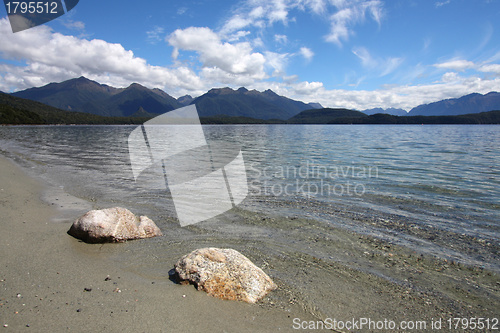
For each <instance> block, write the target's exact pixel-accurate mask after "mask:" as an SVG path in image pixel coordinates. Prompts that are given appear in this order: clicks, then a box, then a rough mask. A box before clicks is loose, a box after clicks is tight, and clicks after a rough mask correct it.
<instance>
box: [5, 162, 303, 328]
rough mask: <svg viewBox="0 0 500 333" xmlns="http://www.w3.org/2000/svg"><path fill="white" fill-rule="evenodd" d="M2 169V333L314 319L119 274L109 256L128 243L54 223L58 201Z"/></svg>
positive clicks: (297, 311)
mask: <svg viewBox="0 0 500 333" xmlns="http://www.w3.org/2000/svg"><path fill="white" fill-rule="evenodd" d="M0 170H1V172H0V211H1V215H2V218H1V220H0V225H1V232H0V254H1V255H0V331H5V332H22V331H27V332H28V331H31V332H63V331H64V332H66V331H71V332H173V331H176V332H188V331H194V332H207V331H211V332H275V331H278V330H281V331H286V330H288V329H290V328H291V325H292V319H291V318H293V317H295V316H296V317H301V318H302V317H304V318H309V319H313V317H312V316H311V315H308V314H307V313H305V312H304V311H302V309H301V308H300V307H299V306H298V305H290V306H289V307H287V309H281V308H277V307H274V306H273V305H272V304H271V302H270V301H269V300H267V301H266V300H265V301H264V303H263V304H260V305H258V304H257V305H250V304H246V303H241V302H230V301H222V300H218V299H214V298H212V297H209V296H207V295H206V294H205V293H203V292H198V291H196V290H195V289H194V287H191V286H181V285H177V284H175V283H173V282H172V281H170V280H169V278H168V275H166V276H161V277H158V278H156V279H146V278H144V277H141V276H138V275H136V274H134V273H131V272H129V271H127V270H125V269H120V267H116V265H114V264H112V263H111V262H109V259H108V254H109V253H112V252H114V251H120V250H121V249H123V247H122V246H123V244H105V245H89V244H85V243H82V242H79V241H78V240H76V239H74V238H72V237H71V236H69V235H67V234H66V232H67V230H68V229H69V226H70V225H71V221H65V222H61V221H60V220H59V219H55V218H56V217H57V214H58V211H57V210H56V209H55V208H54V206H55V205H56V204H58V202H57V201H56V202H53V203H54V205H52V203H46V202H44V201H42V200H41V199H40V198H41V195H42V190H43V188H42V184H40V183H39V182H38V181H36V180H34V179H31V178H29V177H27V176H26V174H25V173H24V172H23V170H21V169H20V168H18V167H17V166H15V165H14V164H13V163H11V162H10V161H8V160H6V159H5V158H0ZM54 200H55V199H54ZM67 204H71V202H67ZM177 259H178V258H171V261H170V262H169V263H165V265H166V266H167V267H165V270H166V271H168V270H169V269H171V268H173V265H174V263H175V261H176V260H177ZM266 302H267V303H266Z"/></svg>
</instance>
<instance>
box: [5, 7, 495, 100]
mask: <svg viewBox="0 0 500 333" xmlns="http://www.w3.org/2000/svg"><path fill="white" fill-rule="evenodd" d="M0 36H1V40H0V90H2V91H5V92H12V91H16V90H23V89H26V88H30V87H34V86H41V85H45V84H47V83H50V82H60V81H63V80H67V79H70V78H74V77H79V76H82V75H83V76H86V77H88V78H90V79H93V80H96V81H98V82H100V83H105V84H109V85H112V86H115V87H126V86H128V85H129V84H130V83H132V82H138V83H140V84H143V85H145V86H147V87H150V88H154V87H158V88H160V89H163V90H164V91H166V92H167V93H169V94H170V95H172V96H174V97H180V96H182V95H185V94H190V95H192V96H193V97H196V96H198V95H200V94H203V93H205V92H206V91H208V90H209V89H211V88H215V87H225V86H229V87H233V88H238V87H240V86H245V87H247V88H249V89H257V90H259V91H263V90H266V89H272V90H273V91H275V92H276V93H278V94H280V95H285V96H288V97H290V98H294V99H298V100H302V101H304V102H320V103H321V104H322V105H323V106H327V107H347V108H354V109H358V110H364V109H367V108H373V107H383V108H388V107H396V108H404V109H406V110H410V109H411V108H412V107H415V106H417V105H419V104H422V103H429V102H433V101H437V100H441V99H445V98H453V97H460V96H463V95H465V94H469V93H472V92H479V93H487V92H489V91H500V0H385V1H384V0H351V1H349V0H242V1H226V0H197V1H182V2H181V1H160V0H151V1H141V2H135V3H133V2H124V1H116V0H107V1H95V0H80V2H79V4H78V5H77V6H76V7H75V8H74V9H73V10H72V11H70V12H69V13H68V14H66V15H64V16H62V17H60V18H58V19H56V20H54V21H52V22H49V23H48V24H45V25H42V26H38V27H35V28H32V29H29V30H25V31H22V32H18V33H15V34H14V33H12V31H11V28H10V25H9V21H8V19H7V17H6V11H5V8H4V7H2V8H1V10H0Z"/></svg>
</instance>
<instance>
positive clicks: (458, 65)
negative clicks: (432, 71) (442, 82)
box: [434, 59, 475, 72]
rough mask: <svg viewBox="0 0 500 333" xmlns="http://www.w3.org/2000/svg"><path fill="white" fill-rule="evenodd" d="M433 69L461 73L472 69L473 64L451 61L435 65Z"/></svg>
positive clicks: (470, 62) (460, 60)
mask: <svg viewBox="0 0 500 333" xmlns="http://www.w3.org/2000/svg"><path fill="white" fill-rule="evenodd" d="M434 67H436V68H441V69H451V70H454V71H458V72H463V71H465V70H466V69H470V68H474V67H475V64H474V63H473V62H472V61H468V60H463V59H453V60H449V61H446V62H442V63H439V64H435V65H434Z"/></svg>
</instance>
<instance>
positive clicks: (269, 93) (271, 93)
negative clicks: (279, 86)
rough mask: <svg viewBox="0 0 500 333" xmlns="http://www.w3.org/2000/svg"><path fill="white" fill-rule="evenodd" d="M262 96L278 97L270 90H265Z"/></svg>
mask: <svg viewBox="0 0 500 333" xmlns="http://www.w3.org/2000/svg"><path fill="white" fill-rule="evenodd" d="M263 94H266V95H268V96H279V95H278V94H277V93H275V92H274V91H272V90H271V89H267V90H266V91H264V92H263Z"/></svg>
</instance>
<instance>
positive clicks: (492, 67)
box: [479, 64, 500, 75]
mask: <svg viewBox="0 0 500 333" xmlns="http://www.w3.org/2000/svg"><path fill="white" fill-rule="evenodd" d="M479 70H480V71H481V72H486V73H495V74H499V75H500V64H489V65H484V66H481V67H479Z"/></svg>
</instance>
